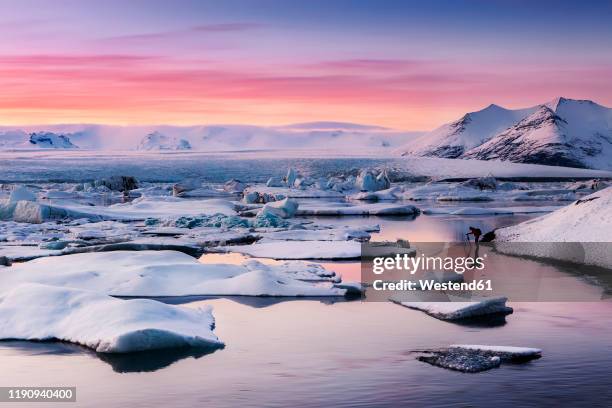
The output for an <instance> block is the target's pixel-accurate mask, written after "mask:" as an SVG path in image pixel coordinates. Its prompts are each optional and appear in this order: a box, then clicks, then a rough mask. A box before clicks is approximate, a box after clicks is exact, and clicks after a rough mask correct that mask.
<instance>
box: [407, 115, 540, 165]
mask: <svg viewBox="0 0 612 408" xmlns="http://www.w3.org/2000/svg"><path fill="white" fill-rule="evenodd" d="M534 110H535V109H534V108H528V109H518V110H511V109H505V108H502V107H501V106H497V105H489V106H488V107H486V108H484V109H482V110H479V111H477V112H470V113H466V114H465V115H464V116H463V117H462V118H461V119H459V120H456V121H454V122H451V123H447V124H445V125H442V126H440V127H439V128H437V129H434V130H433V131H431V132H429V133H426V134H424V135H423V136H421V137H419V138H418V139H417V140H415V141H414V142H411V143H409V144H408V145H406V146H404V147H403V150H402V153H404V154H410V155H415V156H431V157H443V158H449V159H453V158H457V157H461V155H463V154H464V153H465V152H467V151H468V150H470V149H472V148H474V147H476V146H479V145H481V144H482V143H484V142H486V141H487V140H489V139H490V138H491V137H492V136H494V135H495V134H497V133H499V132H501V131H502V130H504V129H507V128H508V127H510V126H512V125H513V124H514V123H516V122H518V121H519V120H521V119H523V118H524V117H525V116H527V115H529V114H530V113H532V112H533V111H534Z"/></svg>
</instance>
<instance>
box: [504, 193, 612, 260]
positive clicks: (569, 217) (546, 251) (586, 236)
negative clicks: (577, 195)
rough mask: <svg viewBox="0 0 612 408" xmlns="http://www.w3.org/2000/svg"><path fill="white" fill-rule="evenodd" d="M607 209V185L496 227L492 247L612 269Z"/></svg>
mask: <svg viewBox="0 0 612 408" xmlns="http://www.w3.org/2000/svg"><path fill="white" fill-rule="evenodd" d="M611 208H612V187H608V188H606V189H604V190H601V191H598V192H596V193H593V194H591V195H589V196H586V197H584V198H582V199H580V200H578V201H576V202H574V203H572V204H570V205H568V206H565V207H562V208H560V209H559V210H557V211H554V212H552V213H550V214H547V215H544V216H542V217H539V218H535V219H532V220H529V221H526V222H523V223H521V224H518V225H514V226H512V227H507V228H501V229H498V230H496V231H495V236H496V240H495V241H496V242H495V248H496V249H497V250H498V251H500V252H502V253H508V254H515V255H528V256H535V257H542V258H552V259H557V260H565V261H572V262H581V263H585V264H589V265H596V266H601V267H604V268H608V269H612V252H611V251H610V242H611V240H612V237H611V235H610V231H612V211H611V210H610V209H611ZM520 243H523V244H520ZM559 243H565V244H559ZM570 243H575V244H576V245H570ZM570 247H571V248H574V249H575V251H574V250H570Z"/></svg>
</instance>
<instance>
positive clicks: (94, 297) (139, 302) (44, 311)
mask: <svg viewBox="0 0 612 408" xmlns="http://www.w3.org/2000/svg"><path fill="white" fill-rule="evenodd" d="M213 326H214V318H213V316H212V313H211V309H210V308H198V309H187V308H182V307H178V306H172V305H167V304H164V303H161V302H157V301H154V300H149V299H133V300H120V299H115V298H113V297H110V296H107V295H103V294H99V293H95V292H89V291H83V290H78V289H69V288H61V287H55V286H47V285H38V284H24V285H19V286H17V287H15V288H11V289H10V290H8V291H5V292H3V293H2V294H0V339H23V340H54V339H55V340H62V341H68V342H71V343H76V344H80V345H83V346H86V347H89V348H91V349H94V350H95V351H97V352H100V353H129V352H135V351H144V350H155V349H165V348H175V347H186V346H191V347H219V346H222V345H223V343H222V342H221V341H220V340H219V339H218V338H217V336H215V334H214V333H213V332H212V328H213Z"/></svg>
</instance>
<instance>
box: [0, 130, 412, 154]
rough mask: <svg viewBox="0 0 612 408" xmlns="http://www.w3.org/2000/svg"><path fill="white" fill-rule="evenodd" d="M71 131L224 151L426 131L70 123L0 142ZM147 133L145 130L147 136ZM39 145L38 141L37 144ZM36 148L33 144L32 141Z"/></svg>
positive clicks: (379, 141)
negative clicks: (39, 133)
mask: <svg viewBox="0 0 612 408" xmlns="http://www.w3.org/2000/svg"><path fill="white" fill-rule="evenodd" d="M34 131H36V132H41V133H45V132H54V133H55V134H57V135H60V134H61V135H66V136H67V137H69V138H70V140H73V141H76V142H78V145H79V147H81V148H84V149H105V150H134V149H137V148H140V149H147V150H152V151H163V150H168V149H170V150H174V151H177V150H181V149H188V148H189V147H191V149H192V150H200V151H211V152H222V151H240V150H243V151H244V150H251V151H252V150H262V149H265V150H272V151H273V150H279V149H298V150H305V149H324V150H329V149H334V150H336V151H341V150H344V149H346V147H347V146H350V147H351V148H352V149H356V150H360V151H362V152H364V153H368V152H372V151H374V150H375V151H378V152H387V153H388V152H389V151H391V150H392V149H394V148H397V147H399V146H401V145H402V144H404V143H406V142H407V141H409V140H411V139H412V138H413V137H414V135H416V134H420V133H421V132H403V131H397V130H393V129H386V128H382V127H378V126H368V125H359V124H353V123H340V122H328V123H325V124H324V126H321V122H315V123H305V124H304V123H302V124H297V125H288V126H279V127H264V126H250V125H208V126H201V125H196V126H168V125H163V126H114V125H98V124H69V125H45V126H20V127H16V126H11V127H7V126H5V127H0V148H28V147H29V146H28V144H29V143H27V142H28V135H27V133H26V132H34ZM143 135H146V136H145V137H144V138H143ZM32 146H34V145H32ZM30 148H32V147H30ZM175 149H176V150H175Z"/></svg>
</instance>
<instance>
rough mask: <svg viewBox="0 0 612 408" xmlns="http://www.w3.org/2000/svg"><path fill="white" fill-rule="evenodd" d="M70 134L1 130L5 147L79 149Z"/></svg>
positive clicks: (2, 142) (0, 144) (1, 139)
mask: <svg viewBox="0 0 612 408" xmlns="http://www.w3.org/2000/svg"><path fill="white" fill-rule="evenodd" d="M78 147H79V146H77V145H76V144H74V143H72V141H71V140H70V135H66V134H59V133H54V132H32V133H29V134H28V133H27V132H25V131H23V130H18V129H17V130H8V131H4V132H1V131H0V148H5V149H77V148H78Z"/></svg>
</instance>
